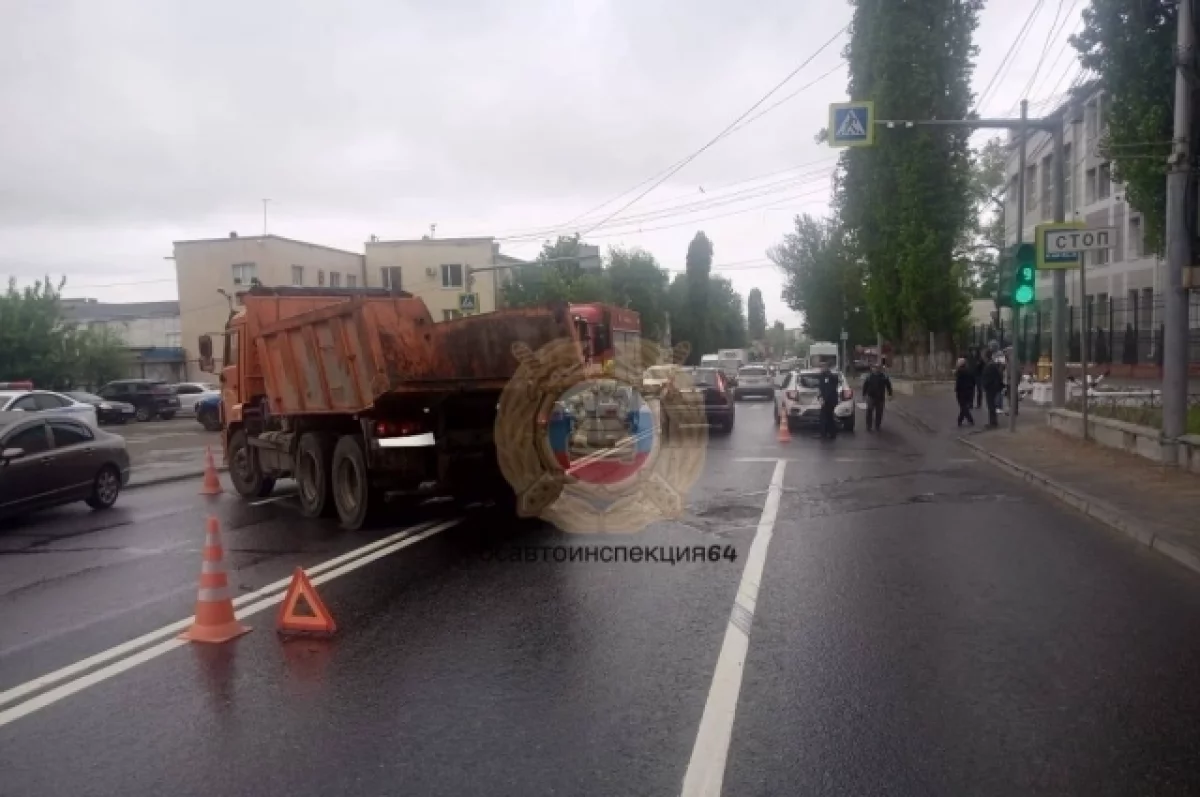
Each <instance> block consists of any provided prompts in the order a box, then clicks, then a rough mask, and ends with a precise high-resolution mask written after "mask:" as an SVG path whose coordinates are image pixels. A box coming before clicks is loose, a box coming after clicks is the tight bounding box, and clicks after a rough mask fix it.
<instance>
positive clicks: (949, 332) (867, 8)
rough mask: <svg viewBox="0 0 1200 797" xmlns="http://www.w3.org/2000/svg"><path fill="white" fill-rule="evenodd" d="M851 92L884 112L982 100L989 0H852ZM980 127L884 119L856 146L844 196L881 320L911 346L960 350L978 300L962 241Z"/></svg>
mask: <svg viewBox="0 0 1200 797" xmlns="http://www.w3.org/2000/svg"><path fill="white" fill-rule="evenodd" d="M851 5H853V6H854V14H853V18H852V22H851V37H850V42H849V44H848V45H847V47H846V51H845V56H846V59H847V62H848V65H849V72H850V81H849V86H848V94H849V95H850V96H852V97H854V98H856V99H863V100H873V101H874V102H875V109H876V112H877V113H878V115H879V117H880V118H883V119H962V118H965V117H966V116H967V114H968V113H969V111H970V104H971V90H970V81H971V75H972V72H973V71H974V67H973V58H974V56H975V54H976V48H975V46H974V45H973V44H972V35H973V33H974V31H975V28H976V26H977V23H978V15H979V11H980V9H981V8H982V5H983V0H910V2H906V3H880V2H877V0H851ZM971 177H972V173H971V155H970V149H969V146H968V132H967V131H965V130H959V129H952V128H942V127H933V126H917V127H913V128H897V129H892V130H885V131H880V135H878V136H877V137H876V142H875V146H873V147H861V148H853V149H851V150H847V151H846V152H845V153H844V154H843V155H842V158H841V162H840V167H839V173H838V175H837V189H836V192H835V207H836V208H837V211H838V214H839V218H840V221H841V223H842V226H843V228H844V230H845V231H846V235H845V247H846V248H847V249H848V250H849V254H848V255H847V256H846V258H845V261H844V262H845V263H846V264H847V266H848V267H849V265H850V264H861V266H862V267H863V269H864V274H863V282H865V284H866V286H867V302H868V305H869V307H870V310H871V317H872V320H873V321H874V325H875V327H876V328H877V329H878V330H879V331H880V332H881V333H882V334H883V336H884V337H886V338H887V339H889V340H891V341H892V342H893V343H894V345H895V346H896V347H897V349H898V350H899V351H900V353H902V354H903V353H905V352H925V351H927V347H928V334H929V333H930V332H932V333H934V334H935V335H936V339H937V341H938V344H939V349H940V350H942V351H949V350H951V348H952V346H953V336H954V334H955V332H956V330H957V329H958V328H959V326H960V325H961V322H962V319H963V317H964V316H965V315H966V312H967V300H966V296H965V292H964V290H963V283H964V282H966V279H965V278H964V276H963V275H962V273H961V270H962V269H961V258H960V254H961V248H962V244H963V241H964V239H965V237H966V234H967V231H969V230H970V228H971V225H972V216H973V213H972V202H971V198H972V196H971V189H972V180H971Z"/></svg>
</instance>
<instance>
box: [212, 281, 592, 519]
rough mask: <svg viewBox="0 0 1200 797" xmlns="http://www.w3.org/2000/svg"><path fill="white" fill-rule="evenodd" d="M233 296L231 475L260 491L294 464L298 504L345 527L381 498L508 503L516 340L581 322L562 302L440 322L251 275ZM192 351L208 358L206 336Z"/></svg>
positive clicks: (416, 311) (347, 293)
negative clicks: (505, 426) (505, 460)
mask: <svg viewBox="0 0 1200 797" xmlns="http://www.w3.org/2000/svg"><path fill="white" fill-rule="evenodd" d="M241 298H242V302H243V307H242V308H241V309H240V310H238V311H237V312H236V313H234V314H233V315H232V316H231V317H230V319H229V323H228V325H227V328H226V332H225V351H224V358H223V366H222V368H221V371H220V376H221V379H220V381H221V390H222V401H221V414H222V427H223V428H222V434H223V443H224V448H225V458H226V461H227V463H228V464H229V474H230V479H231V480H232V482H233V484H234V487H235V488H236V489H237V491H238V492H239V493H240V494H241V495H242V496H244V497H247V498H262V497H264V496H266V495H268V494H270V492H271V491H272V489H273V488H274V486H275V481H276V479H279V478H294V479H295V480H296V481H297V484H298V487H299V490H298V493H299V496H298V497H299V500H300V506H301V510H302V512H303V513H304V514H305V515H307V516H310V517H317V516H321V515H333V514H336V515H337V516H338V517H339V518H340V520H341V523H342V525H343V526H345V527H347V528H352V529H354V528H360V527H361V526H362V525H363V524H364V523H365V522H366V521H367V519H368V517H369V516H370V515H371V514H372V513H373V511H374V509H376V508H377V507H378V506H379V505H380V503H381V502H382V501H383V500H385V498H386V499H391V500H396V499H399V500H406V499H407V500H416V499H425V498H431V497H437V496H447V495H449V496H455V497H458V498H468V499H469V498H478V499H492V500H496V501H497V502H498V503H502V504H504V505H505V506H506V507H509V508H511V499H512V497H513V496H512V490H511V488H510V487H509V486H508V484H507V483H506V482H505V481H504V478H503V476H502V474H501V473H500V469H499V467H498V465H497V461H496V451H495V444H494V441H493V430H494V427H495V422H496V416H497V407H498V402H499V398H500V394H501V392H502V391H503V389H504V386H505V385H506V384H507V383H508V381H509V379H510V378H511V377H512V376H513V374H514V373H515V372H516V370H517V367H518V365H519V363H518V361H517V359H516V357H515V356H514V354H513V344H514V343H517V342H522V343H524V344H526V345H527V346H528V347H529V348H530V349H531V350H533V351H536V350H537V349H539V348H540V347H541V346H543V345H544V344H546V343H549V342H550V341H553V340H556V339H562V338H572V339H574V340H576V341H579V340H580V338H579V337H578V336H579V335H580V334H586V333H587V332H588V330H586V329H585V330H580V329H579V320H578V319H575V318H573V317H572V313H571V312H570V311H569V310H568V309H567V308H565V307H564V308H561V309H558V310H552V309H523V310H503V311H499V312H495V313H486V314H482V315H477V316H468V317H465V318H460V319H455V320H452V321H446V322H441V323H436V324H435V323H434V321H433V318H432V317H431V316H430V314H429V310H428V309H427V308H426V306H425V303H424V302H423V301H422V300H420V299H418V298H414V297H413V296H411V295H410V294H407V293H401V292H389V291H386V290H372V289H344V290H341V289H333V288H261V287H255V288H252V289H251V290H250V291H248V292H246V293H244V294H242V297H241ZM606 334H607V333H606V332H603V331H602V332H601V335H602V336H605V335H606ZM200 354H201V360H202V361H207V362H209V363H211V361H212V357H213V355H212V341H211V339H210V338H208V337H207V336H204V337H202V338H201V340H200ZM581 356H582V355H581ZM202 367H204V365H203V364H202ZM207 367H208V368H209V369H211V368H212V366H211V365H208V366H207Z"/></svg>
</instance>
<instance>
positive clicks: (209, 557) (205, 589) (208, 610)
mask: <svg viewBox="0 0 1200 797" xmlns="http://www.w3.org/2000/svg"><path fill="white" fill-rule="evenodd" d="M249 632H250V629H249V628H248V627H246V626H244V625H242V624H241V623H239V622H238V621H237V618H236V617H234V616H233V595H232V592H231V591H230V589H229V576H228V575H227V574H226V573H225V552H224V549H222V547H221V526H220V524H219V523H217V519H216V518H215V517H212V516H209V518H208V529H207V531H206V532H205V535H204V564H203V565H202V566H201V568H200V593H199V595H197V596H196V619H195V620H194V621H193V622H192V626H191V628H189V629H188V630H186V631H184V632H183V633H182V634H180V635H179V639H186V640H188V641H190V642H228V641H229V640H231V639H236V638H237V637H240V636H241V635H242V634H246V633H249Z"/></svg>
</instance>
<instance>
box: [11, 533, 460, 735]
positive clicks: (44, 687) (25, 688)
mask: <svg viewBox="0 0 1200 797" xmlns="http://www.w3.org/2000/svg"><path fill="white" fill-rule="evenodd" d="M459 522H460V521H459V520H458V519H454V520H447V521H443V522H441V523H436V524H435V523H433V522H429V523H420V524H418V525H416V526H412V527H410V528H407V529H403V530H401V531H398V532H396V533H395V534H392V535H389V536H387V537H384V538H383V539H381V540H377V541H375V542H373V543H371V544H370V545H364V546H363V547H361V548H356V549H354V550H353V551H350V552H349V553H344V554H342V555H341V556H336V557H334V558H333V559H330V560H328V561H325V562H321V563H320V564H318V565H314V566H313V567H310V568H308V570H306V571H305V572H306V573H307V574H308V576H309V578H310V580H311V581H312V583H313V585H314V586H316V585H319V584H324V583H325V582H327V581H332V580H333V579H335V578H337V577H339V576H343V575H345V574H346V573H349V572H351V571H353V570H357V569H358V568H360V567H363V566H365V565H368V564H370V563H371V562H374V561H375V560H377V559H382V558H383V557H385V556H387V555H388V554H392V553H395V552H396V551H399V550H400V549H402V548H407V547H408V546H410V545H415V544H416V543H418V542H421V541H422V540H426V539H429V538H430V537H432V536H434V535H435V534H440V533H441V532H443V531H445V530H446V529H449V528H452V527H453V526H455V525H457V524H458V523H459ZM291 580H292V579H291V577H290V576H289V577H288V578H283V579H280V580H279V581H275V582H273V583H271V584H268V585H267V586H265V587H263V588H262V589H259V590H256V591H254V592H250V593H247V594H245V595H241V596H239V597H237V598H235V599H234V600H233V605H234V608H235V609H236V611H235V612H234V614H235V615H236V616H237V618H238V619H239V620H241V619H243V618H246V617H249V616H250V615H252V614H257V613H258V612H261V611H262V610H264V609H269V608H270V607H272V606H274V605H276V604H278V603H280V602H282V601H283V597H284V594H285V590H286V589H287V587H288V584H290V583H291ZM191 624H192V619H191V618H190V617H189V618H187V619H186V620H180V621H178V622H175V623H171V624H170V625H166V626H163V627H162V628H159V629H158V630H157V631H151V632H150V633H148V634H143V635H142V636H140V637H138V638H137V639H131V640H129V641H128V642H123V643H121V644H120V645H116V646H115V647H111V648H109V649H108V650H105V651H102V652H100V653H97V654H95V655H93V656H89V657H87V658H86V659H83V660H81V661H77V662H75V663H74V664H70V665H67V666H66V667H63V668H61V669H58V670H55V671H54V672H51V673H47V674H46V675H42V676H39V677H37V678H34V679H33V680H31V681H27V682H25V683H23V684H21V685H19V686H14V687H13V688H12V689H9V690H7V691H4V692H0V706H7V705H9V704H10V703H16V705H13V706H11V707H9V708H5V709H3V710H0V727H3V726H4V725H7V724H8V723H10V722H15V721H16V720H19V719H21V718H22V717H26V716H28V715H30V714H32V713H34V712H35V711H38V710H39V709H43V708H45V707H46V706H50V705H53V704H54V703H57V702H58V701H60V700H62V699H64V698H66V697H70V696H71V695H73V694H75V693H76V692H81V691H83V690H84V689H87V688H88V687H89V686H94V685H96V684H98V683H100V682H102V681H105V680H107V679H109V678H112V677H113V676H114V675H119V674H121V673H123V672H125V671H126V670H130V669H133V668H134V667H136V666H138V665H139V664H144V663H146V662H148V661H150V660H152V659H155V658H158V657H159V656H161V655H163V654H164V653H168V652H169V651H172V650H175V649H176V648H179V647H183V646H184V645H186V644H188V643H187V642H186V641H184V640H180V639H176V638H175V635H176V634H178V633H179V632H181V631H183V630H184V629H186V628H187V627H188V626H190V625H191ZM110 662H111V663H110ZM102 665H103V666H102ZM76 676H78V677H76ZM30 695H33V697H29V696H30ZM23 698H28V699H25V700H24V702H17V701H20V700H22V699H23Z"/></svg>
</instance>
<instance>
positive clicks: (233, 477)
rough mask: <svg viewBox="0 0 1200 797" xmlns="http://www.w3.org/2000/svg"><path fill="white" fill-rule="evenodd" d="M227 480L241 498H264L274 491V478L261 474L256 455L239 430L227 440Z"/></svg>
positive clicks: (244, 434) (243, 433)
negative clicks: (231, 483)
mask: <svg viewBox="0 0 1200 797" xmlns="http://www.w3.org/2000/svg"><path fill="white" fill-rule="evenodd" d="M229 480H230V481H231V482H233V488H234V489H235V490H237V491H238V495H240V496H242V497H243V498H266V497H267V496H268V495H270V494H271V491H272V490H274V489H275V477H274V476H267V475H265V474H264V473H263V471H262V466H260V465H259V462H258V454H257V453H256V452H255V451H254V449H253V448H252V447H251V446H250V443H249V442H248V441H247V440H246V433H245V432H243V431H240V430H239V431H237V432H234V433H233V437H230V438H229Z"/></svg>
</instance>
